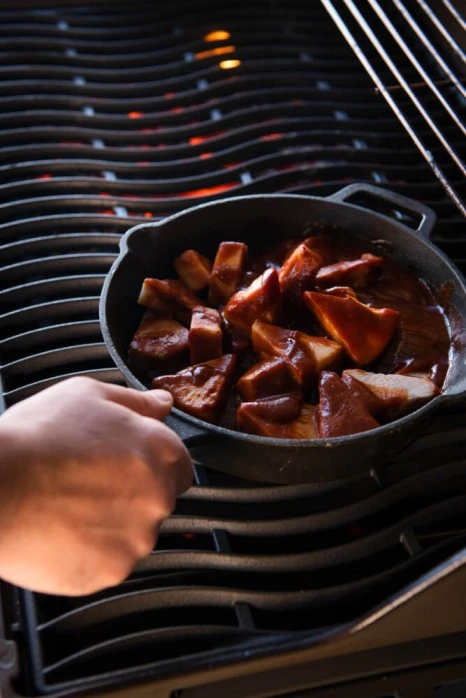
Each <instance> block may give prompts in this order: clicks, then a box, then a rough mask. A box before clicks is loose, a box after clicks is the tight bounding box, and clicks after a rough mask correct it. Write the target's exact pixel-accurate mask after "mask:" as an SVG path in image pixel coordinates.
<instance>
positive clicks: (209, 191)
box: [178, 182, 235, 199]
mask: <svg viewBox="0 0 466 698" xmlns="http://www.w3.org/2000/svg"><path fill="white" fill-rule="evenodd" d="M234 186H235V184H234V183H233V182H231V183H230V184H217V185H216V186H214V187H205V188H203V189H194V190H192V191H186V192H183V193H182V194H178V196H181V197H183V198H186V199H191V198H194V197H196V196H213V195H214V194H221V193H222V192H224V191H228V189H231V188H232V187H234Z"/></svg>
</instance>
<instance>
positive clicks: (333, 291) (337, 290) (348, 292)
mask: <svg viewBox="0 0 466 698" xmlns="http://www.w3.org/2000/svg"><path fill="white" fill-rule="evenodd" d="M325 293H329V294H330V295H331V296H339V298H346V296H352V297H353V298H356V293H355V291H354V289H352V288H351V286H331V287H330V288H326V289H325Z"/></svg>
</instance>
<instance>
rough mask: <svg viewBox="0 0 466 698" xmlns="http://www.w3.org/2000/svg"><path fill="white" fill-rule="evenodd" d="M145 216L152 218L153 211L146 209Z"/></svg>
mask: <svg viewBox="0 0 466 698" xmlns="http://www.w3.org/2000/svg"><path fill="white" fill-rule="evenodd" d="M144 218H152V213H151V212H150V211H145V212H144Z"/></svg>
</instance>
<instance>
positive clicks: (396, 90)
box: [323, 0, 466, 215]
mask: <svg viewBox="0 0 466 698" xmlns="http://www.w3.org/2000/svg"><path fill="white" fill-rule="evenodd" d="M323 4H324V5H325V7H326V8H327V9H328V11H329V12H330V14H331V16H332V17H333V18H334V19H335V22H336V24H337V26H338V27H339V29H340V30H341V32H342V33H343V35H344V37H345V38H346V39H347V40H348V42H349V43H350V45H351V46H352V47H353V49H354V51H355V53H356V55H357V57H358V58H359V60H360V61H361V63H362V64H363V66H364V67H365V68H366V70H367V72H368V73H369V75H370V76H371V78H372V79H373V80H374V83H375V84H376V85H377V89H378V90H379V92H380V93H381V94H382V95H383V97H384V98H385V100H386V101H387V102H388V104H389V105H390V107H391V108H392V110H393V112H394V113H395V114H396V116H397V118H398V119H399V121H400V122H401V123H402V124H403V126H404V127H405V128H406V131H407V132H408V133H409V135H410V136H411V138H412V140H413V141H414V143H415V144H416V146H417V147H418V148H419V150H420V152H421V153H422V155H423V157H424V158H425V160H426V161H427V162H428V163H429V165H430V167H431V168H432V170H433V171H434V173H435V175H436V176H437V177H438V178H439V180H440V181H441V182H442V184H443V186H444V187H445V190H446V191H447V193H448V195H449V196H450V197H451V199H452V200H453V201H454V202H455V204H456V205H457V206H458V208H459V210H460V211H461V212H462V213H463V214H465V215H466V193H465V189H464V178H465V176H466V164H465V160H464V139H465V136H466V124H465V121H464V118H463V117H464V114H465V111H466V101H465V100H466V85H465V83H464V69H465V65H466V55H465V53H464V51H463V50H462V49H461V46H460V45H459V43H458V42H464V38H465V36H466V25H465V22H464V18H463V17H462V16H461V10H460V3H459V2H458V3H454V2H450V0H443V1H442V2H439V3H435V5H434V4H433V3H431V2H426V1H425V0H416V2H414V3H409V2H408V3H407V2H405V1H404V0H394V2H393V3H392V7H388V6H387V4H386V3H380V2H378V1H377V0H365V1H364V2H363V3H355V2H354V1H353V0H341V2H340V1H339V2H333V0H323ZM455 4H457V7H455ZM425 126H427V127H428V130H427V132H424V127H425Z"/></svg>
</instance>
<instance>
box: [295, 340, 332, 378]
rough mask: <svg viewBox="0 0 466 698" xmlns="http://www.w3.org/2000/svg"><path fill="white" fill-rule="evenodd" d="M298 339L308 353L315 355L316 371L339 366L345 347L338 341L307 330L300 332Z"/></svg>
mask: <svg viewBox="0 0 466 698" xmlns="http://www.w3.org/2000/svg"><path fill="white" fill-rule="evenodd" d="M298 341H299V343H300V344H301V346H302V347H305V348H306V351H307V353H309V354H312V355H313V356H314V360H315V364H316V371H317V372H319V371H323V370H324V369H325V368H328V369H335V368H337V367H338V366H339V364H340V361H341V356H342V354H343V348H342V346H341V344H338V342H334V341H333V340H332V339H327V338H326V337H316V336H312V335H309V334H306V333H305V332H298Z"/></svg>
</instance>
